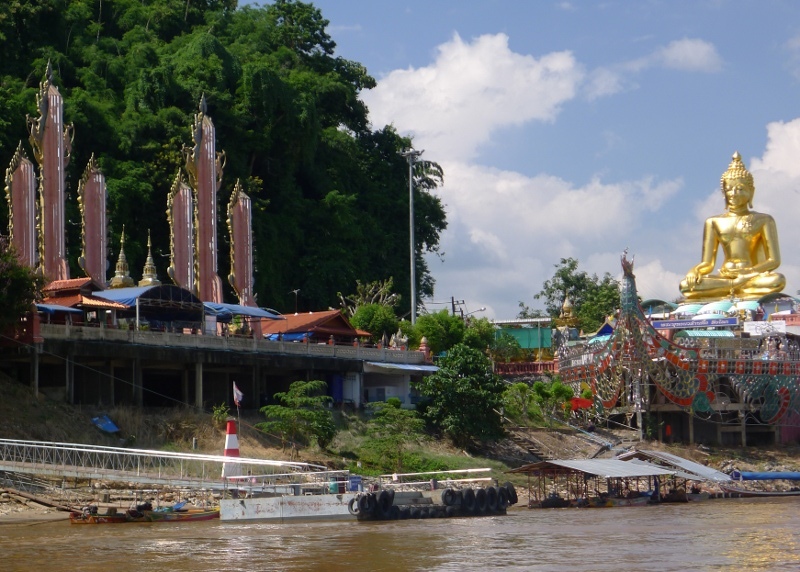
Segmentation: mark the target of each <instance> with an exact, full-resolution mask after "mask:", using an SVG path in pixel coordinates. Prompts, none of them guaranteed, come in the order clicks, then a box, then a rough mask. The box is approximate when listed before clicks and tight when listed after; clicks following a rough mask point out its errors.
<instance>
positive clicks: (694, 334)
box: [675, 330, 736, 338]
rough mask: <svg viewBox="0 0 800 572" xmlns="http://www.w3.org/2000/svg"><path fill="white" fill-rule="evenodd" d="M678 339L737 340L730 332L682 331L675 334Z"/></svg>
mask: <svg viewBox="0 0 800 572" xmlns="http://www.w3.org/2000/svg"><path fill="white" fill-rule="evenodd" d="M675 337H676V338H735V337H736V334H734V333H733V332H732V331H730V330H681V331H680V332H678V333H677V334H675Z"/></svg>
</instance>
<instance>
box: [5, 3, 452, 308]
mask: <svg viewBox="0 0 800 572" xmlns="http://www.w3.org/2000/svg"><path fill="white" fill-rule="evenodd" d="M327 24H328V21H327V20H325V18H324V16H323V14H321V13H320V11H319V10H318V9H316V8H315V7H314V6H313V5H311V4H306V3H302V2H296V1H291V0H276V1H275V2H274V3H272V4H270V5H269V6H266V7H263V8H257V7H242V8H239V7H237V2H236V1H235V0H10V1H9V2H6V3H4V7H3V9H2V10H0V164H3V165H4V166H7V165H8V162H9V161H10V159H11V157H12V155H13V153H14V151H15V149H16V148H17V145H18V143H19V142H20V141H23V147H24V148H25V149H26V152H27V154H28V156H29V157H31V158H32V156H33V155H32V152H31V151H30V146H29V145H28V144H27V140H28V130H27V126H26V115H30V116H32V117H36V116H37V115H38V112H37V109H36V94H37V93H38V90H39V84H40V82H41V81H42V80H43V79H44V76H45V71H46V69H47V64H48V61H49V62H51V63H52V66H53V81H54V83H55V84H56V86H58V88H59V90H60V91H61V94H62V96H63V97H64V100H65V108H64V119H65V122H66V123H70V122H72V123H73V124H74V126H75V137H74V142H73V147H72V159H71V162H70V164H69V166H68V168H67V181H68V189H70V192H69V196H68V198H67V213H68V217H69V220H70V221H72V222H71V223H70V224H68V228H67V233H68V238H67V244H68V254H69V260H70V265H71V272H72V275H73V276H80V275H82V273H81V272H80V271H79V268H78V266H77V262H76V261H77V257H78V255H79V254H80V236H79V232H80V225H79V224H78V221H79V215H78V205H77V197H76V190H77V183H78V180H79V178H80V176H81V174H82V173H83V170H84V168H85V166H86V164H87V162H88V160H89V158H90V156H91V154H92V153H94V154H95V157H96V158H97V160H98V163H99V165H100V167H101V169H102V170H103V172H104V174H105V176H106V179H107V182H108V210H109V221H110V223H109V226H110V229H109V230H110V238H111V245H112V252H111V253H110V256H109V258H110V261H111V269H112V270H113V265H114V262H115V260H116V255H117V253H118V249H119V236H120V233H121V231H122V227H123V225H125V232H126V242H125V252H126V255H127V258H128V262H129V263H130V267H131V272H132V274H133V275H134V277H135V278H137V279H138V278H139V274H140V272H141V268H142V266H143V264H144V258H145V256H146V244H147V232H148V230H150V231H151V232H152V240H153V254H154V257H155V259H156V265H157V266H158V270H159V277H160V278H161V279H162V280H168V279H167V277H166V267H167V266H168V261H169V258H168V255H169V227H168V222H167V217H166V214H165V211H166V205H167V194H168V192H169V189H170V186H171V184H172V181H173V180H174V178H175V174H176V172H177V170H178V169H179V168H180V167H181V165H182V164H183V156H182V148H183V146H185V145H190V144H191V143H192V138H191V130H192V124H193V117H194V114H195V113H196V112H197V110H198V104H199V102H200V99H201V97H202V95H203V94H205V98H206V101H207V110H208V115H209V116H210V117H211V118H212V119H213V120H214V123H215V125H216V128H217V148H218V149H219V150H224V151H225V153H226V155H227V164H226V167H225V170H224V177H223V182H222V188H221V190H220V192H219V196H218V202H219V205H220V208H219V211H220V212H219V213H218V216H219V224H218V228H219V229H220V236H219V245H220V246H219V248H220V251H219V275H220V277H222V279H223V282H224V283H225V284H226V286H227V281H226V280H225V277H226V276H227V275H228V270H229V269H228V242H227V225H226V224H225V207H226V205H227V203H228V200H229V198H230V194H231V191H232V189H233V185H234V183H235V181H236V180H237V179H241V181H242V184H243V185H244V188H245V191H246V192H247V193H248V194H249V195H250V197H251V198H252V200H253V205H254V208H253V210H254V213H253V227H254V228H253V232H254V249H255V267H256V268H255V274H256V284H255V291H256V293H257V295H258V303H259V305H261V306H268V307H272V308H276V309H278V310H280V311H284V312H288V311H293V310H294V306H295V297H294V294H292V293H290V291H291V290H295V289H298V288H299V289H300V292H299V296H298V307H299V309H300V310H301V311H302V310H313V309H320V308H327V307H328V306H336V305H337V296H336V293H337V291H340V292H344V293H348V292H352V291H354V290H355V283H356V280H357V279H359V280H361V281H373V280H385V279H387V278H389V277H393V278H394V283H395V284H397V285H403V284H408V280H409V274H410V272H409V264H408V252H409V229H408V164H407V163H406V160H405V159H404V158H403V157H402V156H400V155H399V154H398V153H399V151H402V150H404V149H407V148H409V147H410V146H411V144H412V142H411V141H410V140H409V139H407V138H404V137H401V136H400V135H398V133H397V132H396V131H395V130H394V129H393V128H392V127H391V126H372V125H371V124H370V121H369V116H368V111H367V109H366V107H365V106H364V104H363V103H362V102H361V101H360V100H359V98H358V95H359V93H360V92H361V90H364V89H369V88H371V87H373V86H374V85H375V80H374V79H373V78H372V77H371V76H370V75H369V74H368V73H367V70H366V69H365V68H364V67H363V66H362V65H361V64H359V63H358V62H353V61H348V60H345V59H342V58H340V57H337V56H336V53H335V46H336V44H335V42H334V41H333V39H332V38H331V37H330V36H329V35H328V33H327V32H326V26H327ZM4 168H5V167H4ZM441 181H442V173H441V170H440V169H439V167H438V165H436V164H435V163H425V162H423V163H421V164H420V165H419V166H418V170H417V172H416V173H415V190H416V196H415V218H416V243H417V249H418V250H417V251H418V253H419V258H418V261H417V280H418V282H419V286H418V288H419V291H420V293H421V294H423V295H425V294H427V295H430V294H431V293H432V287H433V283H432V280H431V276H430V274H429V272H428V269H427V266H426V264H425V261H424V260H423V259H422V257H421V255H422V253H423V252H425V251H436V250H437V249H438V245H439V238H440V233H441V232H442V231H443V230H444V229H445V228H446V225H447V223H446V219H445V212H444V207H443V205H442V203H441V201H440V200H439V198H438V197H436V196H435V195H434V194H433V191H435V189H436V187H437V186H438V185H439V184H441ZM7 217H8V207H7V205H6V204H5V201H3V202H2V205H1V206H0V224H2V225H3V228H5V225H6V223H7V220H8V219H7ZM399 289H400V290H401V291H403V292H405V290H406V289H405V288H402V287H400V288H399ZM227 301H234V300H233V296H232V294H231V291H230V290H228V294H227ZM408 304H409V300H408V297H407V296H403V297H402V299H401V304H400V306H399V308H398V310H399V312H400V313H401V314H402V313H403V312H407V311H408V309H409V308H408Z"/></svg>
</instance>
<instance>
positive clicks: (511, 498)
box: [503, 482, 519, 505]
mask: <svg viewBox="0 0 800 572" xmlns="http://www.w3.org/2000/svg"><path fill="white" fill-rule="evenodd" d="M503 486H504V487H505V489H506V490H507V491H508V504H509V505H513V504H517V501H519V499H518V498H517V490H516V489H515V488H514V485H512V484H511V483H510V482H507V483H506V484H505V485H503Z"/></svg>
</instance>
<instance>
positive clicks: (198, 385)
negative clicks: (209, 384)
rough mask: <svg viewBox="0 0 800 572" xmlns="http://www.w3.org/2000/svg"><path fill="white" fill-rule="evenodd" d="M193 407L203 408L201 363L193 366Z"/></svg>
mask: <svg viewBox="0 0 800 572" xmlns="http://www.w3.org/2000/svg"><path fill="white" fill-rule="evenodd" d="M194 405H195V407H198V408H202V407H203V362H202V361H199V360H198V362H197V363H196V364H194Z"/></svg>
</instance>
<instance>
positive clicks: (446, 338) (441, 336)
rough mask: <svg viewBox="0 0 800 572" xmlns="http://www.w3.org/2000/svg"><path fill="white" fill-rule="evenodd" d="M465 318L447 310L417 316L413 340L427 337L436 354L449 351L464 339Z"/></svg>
mask: <svg viewBox="0 0 800 572" xmlns="http://www.w3.org/2000/svg"><path fill="white" fill-rule="evenodd" d="M465 329H466V328H465V326H464V320H462V319H461V317H460V316H451V315H450V313H449V312H448V311H447V310H441V311H439V312H436V313H435V314H423V315H422V316H420V317H419V318H417V323H416V324H415V325H414V329H413V333H414V338H412V339H413V341H414V342H415V344H417V345H418V344H419V341H420V340H421V339H422V338H423V337H425V338H426V339H427V340H428V347H429V348H430V349H431V352H432V353H433V354H434V355H438V354H440V353H441V352H445V351H448V350H449V349H450V348H452V347H453V346H454V345H456V344H460V343H461V342H462V341H463V340H464V330H465Z"/></svg>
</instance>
